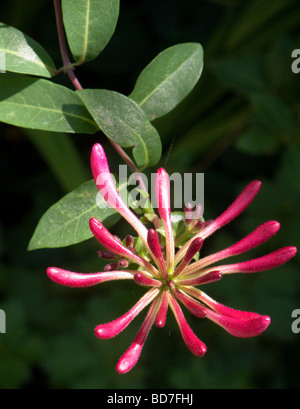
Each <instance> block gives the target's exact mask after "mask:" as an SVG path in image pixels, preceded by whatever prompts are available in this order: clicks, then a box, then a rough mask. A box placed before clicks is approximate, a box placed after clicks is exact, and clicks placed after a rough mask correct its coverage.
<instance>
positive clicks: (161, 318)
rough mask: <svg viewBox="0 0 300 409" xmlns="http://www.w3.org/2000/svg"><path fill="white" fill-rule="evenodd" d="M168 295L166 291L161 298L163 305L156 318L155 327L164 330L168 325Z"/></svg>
mask: <svg viewBox="0 0 300 409" xmlns="http://www.w3.org/2000/svg"><path fill="white" fill-rule="evenodd" d="M168 305H169V304H168V293H167V291H164V292H163V293H162V296H161V304H160V307H159V310H158V312H157V314H156V318H155V325H156V327H157V328H163V327H164V326H165V323H166V319H167V311H168Z"/></svg>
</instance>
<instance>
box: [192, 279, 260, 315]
mask: <svg viewBox="0 0 300 409" xmlns="http://www.w3.org/2000/svg"><path fill="white" fill-rule="evenodd" d="M186 291H187V292H188V293H189V294H190V295H192V296H193V297H195V298H197V299H199V300H200V301H201V302H203V303H205V304H206V305H207V306H209V307H210V308H212V309H213V310H214V311H215V312H217V313H218V314H220V315H223V316H226V317H231V318H234V319H241V320H244V321H248V320H252V319H254V318H258V317H260V315H259V314H257V313H255V312H249V311H240V310H236V309H234V308H230V307H227V306H226V305H223V304H221V303H219V302H217V301H216V300H214V299H213V298H211V297H209V296H208V295H207V294H206V293H204V292H203V291H201V290H199V289H198V288H192V287H190V288H188V289H187V290H186Z"/></svg>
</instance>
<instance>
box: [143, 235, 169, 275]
mask: <svg viewBox="0 0 300 409" xmlns="http://www.w3.org/2000/svg"><path fill="white" fill-rule="evenodd" d="M147 241H148V245H149V247H150V249H151V251H152V254H153V256H154V257H155V262H156V264H157V265H158V267H159V269H160V271H161V272H162V275H163V277H165V278H166V277H167V267H166V263H165V260H164V256H163V254H162V251H161V248H160V243H159V239H158V235H157V232H156V230H154V229H149V230H148V237H147Z"/></svg>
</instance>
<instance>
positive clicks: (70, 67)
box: [53, 0, 159, 228]
mask: <svg viewBox="0 0 300 409" xmlns="http://www.w3.org/2000/svg"><path fill="white" fill-rule="evenodd" d="M53 3H54V11H55V19H56V26H57V34H58V41H59V48H60V54H61V57H62V61H63V66H64V69H65V72H66V73H67V74H68V76H69V78H70V80H71V82H72V84H73V86H74V88H75V89H77V90H81V89H83V88H82V86H81V84H80V82H79V80H78V78H77V77H76V75H75V73H74V68H75V66H76V64H72V63H71V61H70V59H69V55H68V49H67V42H66V36H65V31H64V25H63V20H62V10H61V2H60V0H53ZM108 140H109V141H110V143H111V144H112V146H113V147H114V149H115V150H116V152H117V153H118V154H119V155H120V156H121V158H122V159H123V160H124V162H125V163H126V164H127V166H128V167H129V168H130V170H131V171H132V173H137V172H138V169H137V168H136V166H135V164H134V163H133V161H132V160H131V159H130V157H129V156H128V155H127V153H126V152H125V151H124V150H123V149H122V148H121V146H120V145H118V144H116V143H115V142H113V141H112V140H111V139H109V138H108ZM137 180H138V181H139V185H140V188H141V189H142V190H144V191H145V192H147V189H146V186H145V184H144V181H143V178H142V177H141V176H140V175H137ZM154 224H155V225H156V228H158V227H159V225H158V222H157V220H156V219H155V221H154Z"/></svg>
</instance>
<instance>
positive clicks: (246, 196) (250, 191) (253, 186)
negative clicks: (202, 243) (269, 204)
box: [175, 180, 261, 263]
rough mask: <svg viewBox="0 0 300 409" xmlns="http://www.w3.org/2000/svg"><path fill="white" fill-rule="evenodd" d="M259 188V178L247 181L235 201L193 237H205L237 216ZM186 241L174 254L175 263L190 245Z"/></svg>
mask: <svg viewBox="0 0 300 409" xmlns="http://www.w3.org/2000/svg"><path fill="white" fill-rule="evenodd" d="M260 188H261V182H260V181H259V180H254V181H253V182H251V183H249V185H248V186H246V187H245V189H244V190H243V191H242V193H241V194H240V195H239V196H238V197H237V198H236V199H235V201H234V202H233V203H232V204H231V205H230V206H229V207H228V209H227V210H225V212H223V213H222V214H221V215H220V216H219V217H218V218H217V219H215V220H214V221H213V222H211V223H210V224H209V225H208V226H207V227H206V228H204V229H201V230H200V232H199V233H197V235H196V236H195V237H194V238H196V237H202V238H203V239H206V238H207V237H209V236H210V235H211V234H213V233H214V232H215V231H216V230H218V229H220V228H221V227H223V226H225V225H226V224H228V223H229V222H231V221H232V220H233V219H235V218H236V217H237V216H239V215H240V214H241V213H242V212H243V211H244V210H245V208H246V207H247V206H248V205H249V204H250V203H251V202H252V200H253V199H254V197H255V196H256V195H257V193H258V191H259V189H260ZM190 242H191V240H190V241H188V242H187V243H186V244H185V245H184V246H183V247H182V248H181V249H180V250H179V251H178V253H177V254H176V257H175V263H178V262H179V261H180V260H181V259H182V258H183V256H184V254H185V253H186V251H187V248H188V246H189V245H190Z"/></svg>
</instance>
